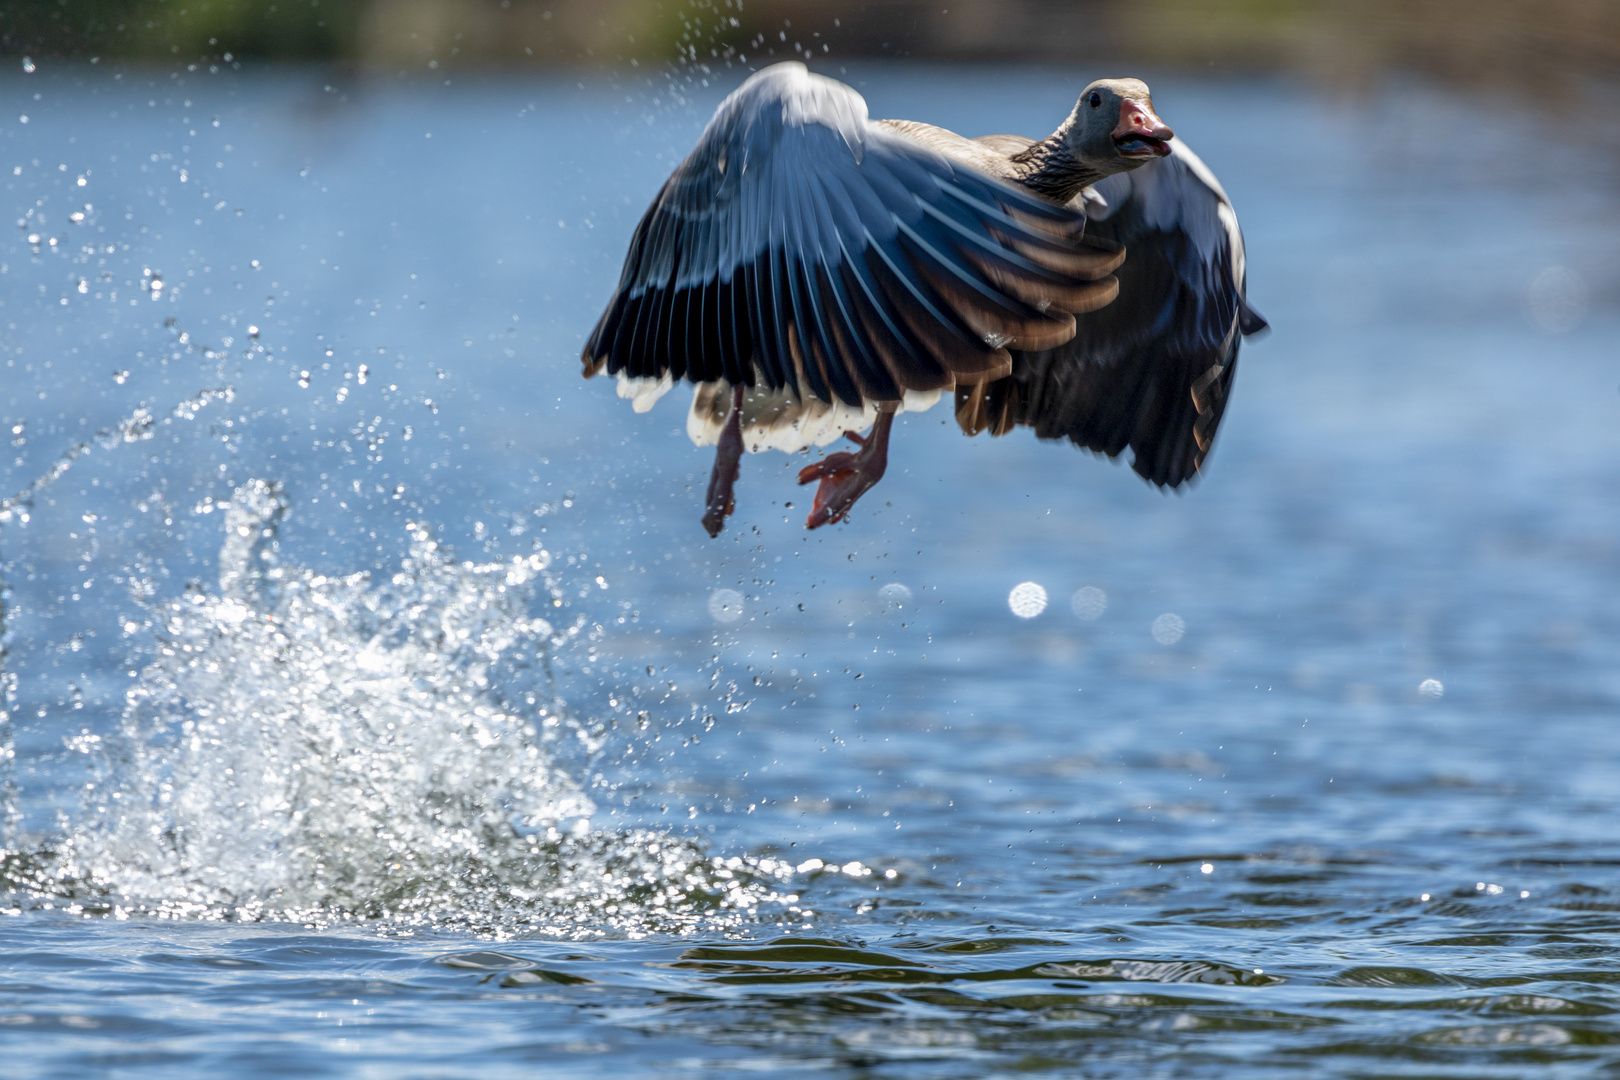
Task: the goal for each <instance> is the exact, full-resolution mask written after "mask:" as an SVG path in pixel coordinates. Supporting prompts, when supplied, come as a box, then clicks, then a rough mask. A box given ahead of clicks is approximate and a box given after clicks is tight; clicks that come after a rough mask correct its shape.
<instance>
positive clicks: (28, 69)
mask: <svg viewBox="0 0 1620 1080" xmlns="http://www.w3.org/2000/svg"><path fill="white" fill-rule="evenodd" d="M22 69H23V74H24V75H32V74H33V73H34V72H35V71H36V70H37V69H36V68H35V66H34V61H33V58H31V57H27V56H25V57H23V61H22Z"/></svg>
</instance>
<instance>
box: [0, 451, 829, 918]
mask: <svg viewBox="0 0 1620 1080" xmlns="http://www.w3.org/2000/svg"><path fill="white" fill-rule="evenodd" d="M287 508H288V501H287V499H286V497H285V496H284V494H283V493H282V491H281V489H280V487H279V485H276V484H271V483H266V482H264V481H253V482H250V483H248V484H246V485H244V486H243V487H241V488H239V489H238V490H237V491H236V493H235V494H234V496H233V497H232V499H231V502H230V503H229V504H228V506H227V507H226V514H225V533H226V536H225V541H224V544H223V546H222V547H221V550H220V560H219V587H218V591H217V593H215V594H209V593H206V592H204V591H202V590H200V589H196V588H193V589H189V590H188V591H187V592H186V593H185V594H183V595H182V596H180V597H179V598H176V599H174V600H172V601H168V602H166V603H164V604H162V605H161V606H159V607H157V608H155V609H153V610H152V611H151V614H150V620H149V629H150V630H151V632H152V634H153V636H154V638H155V642H156V647H155V650H154V656H153V659H152V661H151V662H150V663H149V664H148V665H147V667H146V668H145V670H144V671H143V672H142V673H141V676H140V678H139V680H138V682H137V684H136V685H135V687H134V688H133V689H132V690H131V691H130V692H129V694H128V697H127V701H126V705H125V709H124V713H123V717H122V721H121V725H120V730H119V732H118V734H117V736H115V737H113V738H110V739H107V740H101V739H100V738H98V737H96V736H93V735H87V736H83V737H81V738H80V739H78V740H74V741H72V745H73V746H74V748H75V749H78V750H80V751H81V752H84V753H86V754H91V755H95V756H96V757H97V758H98V759H99V761H100V767H99V769H98V771H97V775H96V777H95V779H94V780H93V781H92V782H91V783H90V784H88V785H87V786H86V789H85V793H84V795H85V799H84V803H85V808H84V818H83V820H82V821H81V822H80V823H78V825H77V826H76V827H72V826H69V825H68V824H67V823H64V831H65V833H66V836H65V838H64V839H63V840H61V841H60V842H58V843H57V844H55V845H53V846H52V847H51V848H50V849H49V850H47V851H41V852H36V853H34V854H33V855H29V856H23V855H20V854H14V855H12V856H11V857H10V858H9V859H8V860H7V862H6V863H5V864H4V865H0V878H10V879H11V884H12V886H13V887H18V888H20V891H21V892H22V893H24V894H28V895H33V896H35V897H45V896H57V897H62V896H66V897H69V898H70V899H71V900H73V901H74V902H75V903H76V905H78V906H80V907H82V908H83V909H84V910H87V911H101V912H110V913H113V914H123V913H125V912H126V911H128V910H135V911H147V912H153V913H157V914H162V915H177V916H190V917H203V918H250V919H251V918H290V919H296V920H298V921H303V922H316V923H324V922H331V921H337V920H345V919H353V918H369V919H382V920H385V921H388V922H391V923H396V924H400V925H423V924H444V923H448V924H454V925H462V926H471V927H476V928H479V929H483V930H487V931H492V932H497V933H499V932H503V931H517V930H523V931H533V930H536V929H547V928H550V929H554V930H556V931H558V932H568V931H570V930H572V929H577V928H578V927H579V926H581V925H589V926H591V927H594V928H600V927H603V926H604V925H611V926H618V927H620V928H622V929H626V930H631V931H634V930H635V928H653V927H658V928H662V929H678V928H680V927H683V926H695V925H698V924H699V923H707V924H710V925H712V924H713V922H714V920H716V919H719V920H721V921H726V920H738V919H746V918H751V917H753V915H754V914H755V913H757V911H758V909H759V908H760V907H761V905H770V906H772V907H773V908H775V909H776V910H781V909H782V908H787V910H789V911H796V910H798V909H797V908H795V907H793V906H792V905H793V904H794V903H795V902H796V901H797V899H798V897H797V896H793V895H791V894H782V893H779V892H777V891H775V885H776V883H777V882H779V881H781V880H784V879H786V878H787V877H788V876H789V874H790V873H791V872H792V870H791V867H789V866H787V865H786V864H779V863H777V862H775V861H774V860H770V859H749V860H740V859H737V858H732V859H727V860H722V859H719V858H712V859H711V858H704V857H703V855H702V853H701V852H700V851H699V850H698V849H697V848H696V847H694V846H693V845H692V844H691V843H690V842H688V841H685V840H683V839H680V838H677V837H673V836H671V835H669V834H665V833H660V832H655V831H651V830H627V831H617V832H609V831H600V830H596V831H593V830H592V828H591V818H592V815H593V814H594V813H595V812H596V808H595V805H594V804H593V802H592V800H591V799H590V798H589V797H588V796H587V795H586V793H585V792H584V790H582V788H581V787H580V785H579V784H578V783H576V782H575V781H574V780H573V779H572V778H571V777H570V776H568V775H567V773H566V772H564V771H563V770H562V769H561V768H560V767H559V766H558V765H557V764H556V757H557V752H558V751H559V750H561V749H562V748H563V744H564V743H565V742H569V741H572V742H573V743H574V746H573V747H571V748H576V749H577V748H578V746H579V745H580V744H583V745H584V749H585V750H586V751H587V752H590V751H594V750H595V749H597V746H596V744H595V739H596V736H594V735H592V734H591V733H590V732H589V731H587V729H586V728H585V727H584V726H582V725H580V724H578V723H576V722H574V721H573V720H571V719H570V718H569V716H568V715H567V714H566V712H565V711H564V710H563V708H562V706H561V702H560V701H559V700H558V699H557V697H556V695H555V693H554V691H553V690H552V688H551V684H550V669H549V658H550V652H551V650H552V649H553V648H554V647H557V646H560V645H562V644H563V643H565V642H566V641H567V640H568V639H569V638H570V636H571V635H572V634H573V633H576V632H577V630H576V631H564V632H560V633H559V632H556V631H554V629H553V627H552V626H551V624H549V623H548V622H547V621H546V620H544V619H540V618H535V617H531V616H529V615H528V614H527V609H528V607H529V604H530V601H531V600H532V599H533V597H534V595H535V592H536V589H537V587H538V586H539V585H545V586H548V587H549V586H550V585H551V582H550V580H549V578H548V577H547V576H546V570H547V567H548V565H549V563H550V557H549V555H548V554H547V553H545V552H543V551H536V552H535V553H533V554H531V555H527V556H518V557H513V558H511V559H510V560H508V561H505V562H500V561H495V562H489V563H474V562H458V561H457V560H456V559H455V556H454V553H453V552H452V551H451V550H449V549H448V548H447V547H445V546H444V545H441V544H439V543H438V542H436V541H435V540H434V539H433V537H432V535H431V534H430V532H429V530H428V529H427V528H426V527H423V526H412V527H411V543H410V548H409V552H408V554H407V555H406V556H405V558H404V559H403V560H402V562H401V564H400V569H399V571H398V572H397V573H395V574H394V575H393V576H392V577H391V578H390V579H389V580H388V581H387V582H385V583H381V584H373V583H372V582H371V580H370V578H369V575H366V574H354V575H349V576H346V577H328V576H324V575H321V574H317V573H315V572H313V571H310V570H307V569H301V568H298V567H293V566H288V565H285V564H283V563H282V562H281V560H280V555H279V544H278V540H277V534H278V529H279V526H280V523H281V521H282V519H283V518H284V516H285V515H286V512H287Z"/></svg>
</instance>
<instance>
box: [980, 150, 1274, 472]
mask: <svg viewBox="0 0 1620 1080" xmlns="http://www.w3.org/2000/svg"><path fill="white" fill-rule="evenodd" d="M1171 146H1172V147H1173V148H1174V152H1173V153H1172V154H1171V155H1170V156H1169V157H1166V158H1162V159H1159V160H1157V161H1153V162H1149V163H1147V164H1145V165H1143V166H1142V167H1141V168H1140V169H1138V170H1136V171H1134V172H1131V173H1125V174H1122V175H1119V176H1113V177H1110V178H1108V179H1107V180H1104V181H1102V182H1100V183H1098V184H1097V185H1096V188H1095V191H1096V193H1097V194H1098V195H1101V196H1102V198H1103V200H1105V201H1106V204H1107V208H1106V209H1105V210H1100V211H1099V210H1093V211H1092V214H1093V217H1092V220H1091V223H1090V226H1089V233H1088V240H1090V241H1112V242H1113V243H1114V244H1116V245H1121V246H1122V247H1123V249H1124V251H1125V253H1126V258H1125V260H1124V262H1123V264H1122V265H1121V266H1120V267H1119V268H1118V269H1117V271H1116V274H1117V278H1118V289H1119V296H1118V299H1116V300H1115V301H1114V302H1113V303H1112V304H1108V305H1107V306H1104V307H1099V308H1098V309H1096V310H1091V311H1080V312H1077V313H1076V330H1075V335H1074V337H1073V339H1071V340H1070V341H1068V342H1067V343H1065V344H1062V345H1059V346H1057V347H1055V348H1050V349H1042V350H1025V351H1016V350H1015V351H1014V352H1013V354H1012V355H1013V370H1012V373H1011V375H1010V376H1009V377H1008V378H1007V379H1004V380H1000V381H999V382H998V383H996V384H994V385H992V386H990V387H987V388H986V389H985V391H984V392H983V393H982V394H980V395H979V396H978V398H977V399H975V398H974V397H973V396H972V395H971V394H967V393H965V392H963V391H960V390H959V391H958V402H957V419H958V422H959V423H960V424H961V425H962V427H963V429H964V430H965V431H968V433H969V434H973V433H976V432H977V431H979V430H985V429H987V428H989V429H992V430H993V429H994V427H995V426H996V425H997V424H998V421H999V420H1000V419H1001V418H1002V417H1005V416H1007V415H1011V416H1013V417H1015V418H1016V422H1017V423H1018V424H1022V425H1024V426H1027V427H1031V428H1034V430H1035V433H1036V435H1038V436H1040V437H1041V438H1047V439H1068V440H1070V441H1071V442H1073V443H1075V444H1076V445H1078V446H1082V447H1085V448H1086V449H1088V450H1093V451H1095V452H1097V453H1100V454H1106V455H1108V456H1110V457H1114V456H1117V455H1119V454H1121V453H1123V452H1124V451H1125V449H1126V448H1127V447H1129V448H1130V449H1131V451H1132V458H1133V460H1132V468H1133V469H1135V470H1136V472H1137V473H1138V474H1140V475H1141V476H1142V477H1143V478H1144V479H1146V480H1148V481H1149V482H1150V483H1154V484H1157V485H1159V486H1161V487H1176V486H1177V485H1179V484H1181V483H1184V482H1186V481H1188V480H1190V479H1192V478H1193V477H1195V476H1196V475H1197V474H1198V472H1199V470H1200V469H1201V468H1202V467H1203V464H1204V461H1205V458H1206V457H1207V455H1208V454H1209V451H1210V448H1211V446H1212V445H1213V443H1214V439H1215V433H1216V430H1217V429H1218V427H1219V425H1220V421H1221V417H1222V415H1223V414H1224V412H1225V409H1226V404H1227V401H1228V400H1229V398H1230V394H1231V389H1232V382H1233V378H1234V377H1235V375H1236V372H1237V358H1238V351H1239V346H1240V345H1241V342H1242V338H1243V335H1245V334H1252V333H1255V332H1257V331H1259V330H1261V329H1264V328H1265V321H1264V320H1263V319H1261V318H1260V317H1259V315H1258V314H1256V313H1255V312H1254V311H1253V309H1252V308H1250V307H1249V306H1248V304H1247V302H1246V300H1245V297H1244V251H1243V234H1242V232H1241V231H1240V230H1239V229H1238V225H1237V217H1236V215H1235V213H1234V212H1233V210H1232V205H1231V202H1230V200H1228V199H1227V196H1226V192H1225V191H1224V190H1222V188H1221V186H1220V183H1219V181H1217V180H1216V179H1215V177H1214V174H1213V173H1211V172H1210V171H1209V168H1208V167H1207V166H1206V165H1204V163H1203V162H1202V161H1201V160H1199V158H1198V157H1197V155H1195V154H1193V153H1192V151H1190V150H1188V149H1187V147H1186V146H1185V145H1184V144H1182V143H1181V142H1180V141H1177V142H1174V143H1172V144H1171ZM1077 205H1078V200H1077ZM1003 426H1008V425H1003Z"/></svg>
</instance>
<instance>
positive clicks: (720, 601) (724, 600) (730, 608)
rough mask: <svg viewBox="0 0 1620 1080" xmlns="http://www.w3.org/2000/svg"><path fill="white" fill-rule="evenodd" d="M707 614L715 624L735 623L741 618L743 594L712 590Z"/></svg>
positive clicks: (733, 591) (727, 590)
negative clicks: (712, 617)
mask: <svg viewBox="0 0 1620 1080" xmlns="http://www.w3.org/2000/svg"><path fill="white" fill-rule="evenodd" d="M709 614H710V615H712V616H714V619H715V621H716V622H723V623H733V622H736V621H737V620H738V619H740V618H742V617H743V594H742V593H740V592H738V591H737V590H736V589H716V590H714V592H712V593H710V594H709Z"/></svg>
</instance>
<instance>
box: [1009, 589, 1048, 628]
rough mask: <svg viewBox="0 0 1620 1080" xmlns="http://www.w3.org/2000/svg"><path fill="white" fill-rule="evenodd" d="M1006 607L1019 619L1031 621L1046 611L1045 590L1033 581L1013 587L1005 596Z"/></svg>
mask: <svg viewBox="0 0 1620 1080" xmlns="http://www.w3.org/2000/svg"><path fill="white" fill-rule="evenodd" d="M1007 606H1008V607H1010V608H1012V613H1013V614H1014V615H1016V616H1018V617H1019V618H1020V619H1033V618H1034V617H1035V616H1037V615H1039V614H1040V613H1041V612H1043V611H1045V610H1046V590H1045V589H1044V588H1042V587H1041V586H1040V585H1038V584H1036V583H1035V582H1033V581H1025V582H1022V583H1020V584H1018V585H1014V586H1013V588H1012V592H1010V593H1008V594H1007Z"/></svg>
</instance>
